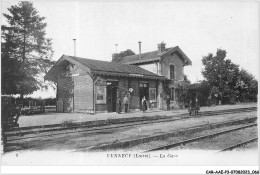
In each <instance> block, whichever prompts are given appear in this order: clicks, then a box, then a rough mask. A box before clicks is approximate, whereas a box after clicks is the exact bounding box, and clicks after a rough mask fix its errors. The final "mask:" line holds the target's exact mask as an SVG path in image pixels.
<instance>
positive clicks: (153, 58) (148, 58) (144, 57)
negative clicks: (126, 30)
mask: <svg viewBox="0 0 260 175" xmlns="http://www.w3.org/2000/svg"><path fill="white" fill-rule="evenodd" d="M169 52H174V53H176V54H177V55H178V57H179V58H180V59H181V60H182V61H183V62H186V63H187V64H186V65H191V64H192V62H191V60H190V59H189V58H188V57H187V56H186V55H185V53H184V52H183V51H182V50H181V49H180V48H179V46H176V47H170V48H166V49H165V51H164V52H162V53H159V52H158V50H155V51H151V52H145V53H142V54H141V57H140V55H139V54H135V55H130V56H126V57H123V58H120V61H119V62H120V63H124V64H136V65H141V64H147V63H150V62H157V61H160V60H161V58H162V56H164V55H165V54H167V53H169Z"/></svg>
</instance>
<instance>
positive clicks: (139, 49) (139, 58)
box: [138, 41, 142, 59]
mask: <svg viewBox="0 0 260 175" xmlns="http://www.w3.org/2000/svg"><path fill="white" fill-rule="evenodd" d="M138 43H139V59H141V58H142V56H141V43H142V42H141V41H139V42H138Z"/></svg>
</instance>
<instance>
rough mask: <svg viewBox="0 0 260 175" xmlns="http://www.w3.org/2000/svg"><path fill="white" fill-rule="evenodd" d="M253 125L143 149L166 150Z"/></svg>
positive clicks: (233, 146) (254, 124)
mask: <svg viewBox="0 0 260 175" xmlns="http://www.w3.org/2000/svg"><path fill="white" fill-rule="evenodd" d="M254 126H257V124H256V123H253V124H247V125H244V126H241V127H237V128H233V129H228V130H224V131H220V132H216V133H213V134H208V135H205V136H199V137H195V138H191V139H187V140H184V141H181V142H177V143H173V144H168V145H163V146H160V147H156V148H152V149H150V150H147V151H145V152H153V151H161V150H168V149H171V148H175V147H179V146H184V145H186V144H189V143H192V142H197V141H200V140H204V139H209V138H213V137H216V136H219V135H222V134H227V133H230V132H234V131H237V130H242V129H245V128H249V127H254ZM255 140H257V138H254V139H250V140H248V141H246V142H241V143H239V144H236V145H232V146H230V147H228V148H225V149H223V150H221V152H223V151H227V150H232V149H234V148H236V147H239V146H241V145H245V144H247V143H250V142H253V141H255Z"/></svg>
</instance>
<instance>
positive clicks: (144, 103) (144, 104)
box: [142, 96, 147, 112]
mask: <svg viewBox="0 0 260 175" xmlns="http://www.w3.org/2000/svg"><path fill="white" fill-rule="evenodd" d="M142 108H143V112H145V111H146V110H147V101H146V99H145V96H144V97H143V98H142Z"/></svg>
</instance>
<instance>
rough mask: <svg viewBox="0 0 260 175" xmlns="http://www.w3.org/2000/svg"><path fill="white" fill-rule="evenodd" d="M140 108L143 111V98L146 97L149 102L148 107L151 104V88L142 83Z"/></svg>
mask: <svg viewBox="0 0 260 175" xmlns="http://www.w3.org/2000/svg"><path fill="white" fill-rule="evenodd" d="M139 86H140V101H139V102H140V108H141V109H142V98H143V97H144V96H145V99H146V101H147V106H148V102H149V87H148V83H140V84H139Z"/></svg>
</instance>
